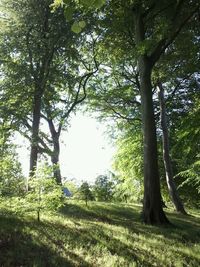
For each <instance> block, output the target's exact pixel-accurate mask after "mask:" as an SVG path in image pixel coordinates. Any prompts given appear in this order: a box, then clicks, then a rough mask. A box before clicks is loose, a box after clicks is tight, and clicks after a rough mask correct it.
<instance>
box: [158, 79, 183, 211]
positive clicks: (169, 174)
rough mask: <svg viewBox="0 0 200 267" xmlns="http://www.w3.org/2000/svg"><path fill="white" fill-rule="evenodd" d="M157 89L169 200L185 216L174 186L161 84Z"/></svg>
mask: <svg viewBox="0 0 200 267" xmlns="http://www.w3.org/2000/svg"><path fill="white" fill-rule="evenodd" d="M158 88H159V102H160V119H161V128H162V143H163V161H164V166H165V175H166V182H167V187H168V190H169V195H170V197H171V200H172V202H173V203H174V206H175V208H176V211H178V212H181V213H182V214H187V213H186V211H185V209H184V205H183V203H182V201H181V199H180V197H179V195H178V192H177V188H176V184H175V182H174V178H173V171H172V164H171V158H170V153H169V135H168V129H167V119H166V107H165V99H164V88H163V86H162V84H161V83H159V84H158Z"/></svg>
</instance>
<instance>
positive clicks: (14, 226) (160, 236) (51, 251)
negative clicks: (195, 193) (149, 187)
mask: <svg viewBox="0 0 200 267" xmlns="http://www.w3.org/2000/svg"><path fill="white" fill-rule="evenodd" d="M139 211H140V207H138V206H136V205H123V204H104V203H90V204H89V207H88V208H86V207H85V205H84V204H81V203H79V204H75V203H73V202H71V204H70V203H68V204H67V205H66V206H65V207H64V208H63V209H62V211H61V213H60V214H59V215H54V216H53V215H52V216H49V217H47V216H44V217H43V218H42V222H41V223H38V222H37V221H36V220H35V219H34V218H31V217H26V218H19V217H14V216H13V215H7V216H5V215H4V216H3V215H2V214H1V213H0V267H8V266H9V267H17V266H18V267H19V266H21V267H22V266H23V267H24V266H27V267H32V266H35V267H36V266H37V267H39V266H48V267H51V266H65V267H66V266H101V267H107V266H120V267H126V266H130V267H131V266H159V267H161V266H177V267H178V266H180V267H181V266H189V267H192V266H194V267H197V266H200V218H199V217H198V216H197V215H195V216H193V217H192V216H191V217H184V216H182V215H177V214H175V213H173V212H168V217H169V218H170V220H171V221H172V222H173V223H174V225H175V226H174V227H168V228H158V227H153V226H147V225H144V224H141V222H140V219H139Z"/></svg>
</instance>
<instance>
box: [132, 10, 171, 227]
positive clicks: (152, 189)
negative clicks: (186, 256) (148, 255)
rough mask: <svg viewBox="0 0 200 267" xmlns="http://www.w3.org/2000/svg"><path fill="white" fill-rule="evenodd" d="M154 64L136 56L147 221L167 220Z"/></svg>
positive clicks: (138, 22)
mask: <svg viewBox="0 0 200 267" xmlns="http://www.w3.org/2000/svg"><path fill="white" fill-rule="evenodd" d="M133 12H134V16H135V41H136V45H137V46H140V45H141V44H143V45H144V43H143V42H144V40H145V29H144V23H143V16H142V14H141V11H140V7H139V8H137V10H133ZM152 67H153V64H152V62H151V61H150V59H149V57H148V56H147V55H146V54H145V53H143V54H142V53H141V52H140V54H139V55H138V70H139V76H140V91H141V104H142V106H141V107H142V122H143V138H144V140H143V142H144V199H143V213H142V215H143V220H144V222H145V223H147V224H166V223H169V221H168V219H167V217H166V216H165V213H164V211H163V208H162V201H161V193H160V178H159V172H158V159H157V138H156V125H155V118H154V109H153V99H152V85H151V72H152Z"/></svg>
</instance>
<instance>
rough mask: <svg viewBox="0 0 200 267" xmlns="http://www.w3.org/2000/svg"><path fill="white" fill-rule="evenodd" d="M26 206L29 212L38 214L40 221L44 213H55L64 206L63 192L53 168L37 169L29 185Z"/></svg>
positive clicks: (42, 167) (45, 166)
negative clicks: (53, 173)
mask: <svg viewBox="0 0 200 267" xmlns="http://www.w3.org/2000/svg"><path fill="white" fill-rule="evenodd" d="M28 187H29V191H28V193H27V195H26V205H27V208H28V210H29V211H34V212H36V213H37V216H38V217H37V218H38V221H40V214H41V212H44V211H55V210H57V209H58V208H60V207H61V206H62V204H63V203H62V200H63V192H62V189H61V186H59V185H58V184H57V183H56V181H55V179H54V178H53V176H52V168H50V167H49V166H47V165H44V166H41V167H40V168H38V169H37V171H36V173H35V175H34V176H33V177H31V178H30V181H29V183H28Z"/></svg>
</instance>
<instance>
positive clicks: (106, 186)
mask: <svg viewBox="0 0 200 267" xmlns="http://www.w3.org/2000/svg"><path fill="white" fill-rule="evenodd" d="M113 188H114V183H113V180H112V179H111V177H109V176H108V175H99V176H97V177H96V180H95V183H94V186H93V193H94V196H95V199H96V200H98V201H111V199H112V196H113Z"/></svg>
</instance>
